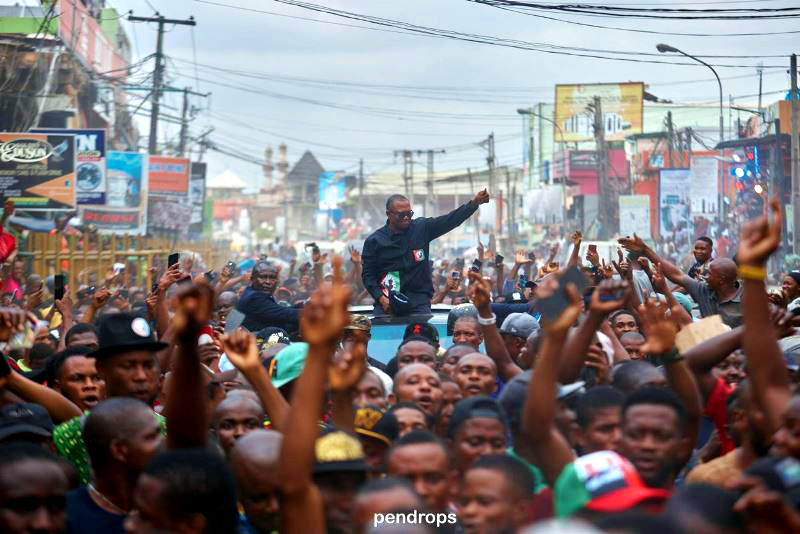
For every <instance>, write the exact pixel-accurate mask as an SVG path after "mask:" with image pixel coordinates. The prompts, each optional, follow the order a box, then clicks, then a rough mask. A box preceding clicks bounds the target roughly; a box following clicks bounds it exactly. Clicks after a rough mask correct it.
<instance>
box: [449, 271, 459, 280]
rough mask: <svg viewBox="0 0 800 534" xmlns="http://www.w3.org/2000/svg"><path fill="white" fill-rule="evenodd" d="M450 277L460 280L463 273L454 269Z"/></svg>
mask: <svg viewBox="0 0 800 534" xmlns="http://www.w3.org/2000/svg"><path fill="white" fill-rule="evenodd" d="M450 278H452V279H453V280H458V279H459V278H461V273H459V272H458V271H453V272H452V273H450Z"/></svg>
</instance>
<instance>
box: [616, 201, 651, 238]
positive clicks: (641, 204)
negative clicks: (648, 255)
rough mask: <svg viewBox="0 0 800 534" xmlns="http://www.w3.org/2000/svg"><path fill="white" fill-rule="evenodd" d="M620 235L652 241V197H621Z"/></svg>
mask: <svg viewBox="0 0 800 534" xmlns="http://www.w3.org/2000/svg"><path fill="white" fill-rule="evenodd" d="M619 233H620V235H633V234H636V235H638V236H639V237H641V238H642V239H650V238H651V237H650V196H649V195H620V196H619Z"/></svg>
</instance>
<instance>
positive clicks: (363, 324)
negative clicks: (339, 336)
mask: <svg viewBox="0 0 800 534" xmlns="http://www.w3.org/2000/svg"><path fill="white" fill-rule="evenodd" d="M344 329H345V330H363V331H364V332H369V331H371V330H372V321H370V320H369V317H367V316H366V315H359V314H357V313H352V314H350V322H349V323H348V324H347V326H345V327H344Z"/></svg>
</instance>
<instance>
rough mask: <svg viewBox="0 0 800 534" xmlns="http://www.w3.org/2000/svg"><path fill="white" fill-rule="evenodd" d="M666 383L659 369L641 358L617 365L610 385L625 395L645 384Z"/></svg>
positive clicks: (656, 384) (660, 384) (657, 384)
mask: <svg viewBox="0 0 800 534" xmlns="http://www.w3.org/2000/svg"><path fill="white" fill-rule="evenodd" d="M666 384H667V381H666V378H664V374H663V373H662V372H661V371H659V370H658V369H657V368H656V367H655V366H654V365H652V364H650V363H648V362H645V361H641V360H639V361H637V360H630V361H626V362H623V363H621V364H619V365H617V366H616V367H615V368H614V371H613V373H612V378H611V385H612V386H614V387H615V388H617V389H618V390H620V391H622V392H623V393H625V394H626V395H629V394H631V393H633V392H634V391H636V390H637V389H641V388H643V387H645V386H665V385H666Z"/></svg>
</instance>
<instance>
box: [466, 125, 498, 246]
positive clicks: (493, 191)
mask: <svg viewBox="0 0 800 534" xmlns="http://www.w3.org/2000/svg"><path fill="white" fill-rule="evenodd" d="M485 142H486V150H488V152H489V154H488V155H487V156H486V164H487V166H488V167H489V195H490V196H492V197H493V198H494V208H495V209H494V214H495V217H494V231H495V233H497V234H498V235H499V234H500V230H501V229H502V227H503V195H502V193H501V192H500V190H499V189H498V187H497V179H496V177H495V171H496V169H497V157H496V156H495V150H494V132H492V133H490V134H489V137H488V138H487V139H486V141H485ZM472 193H473V194H474V193H475V191H472Z"/></svg>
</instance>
